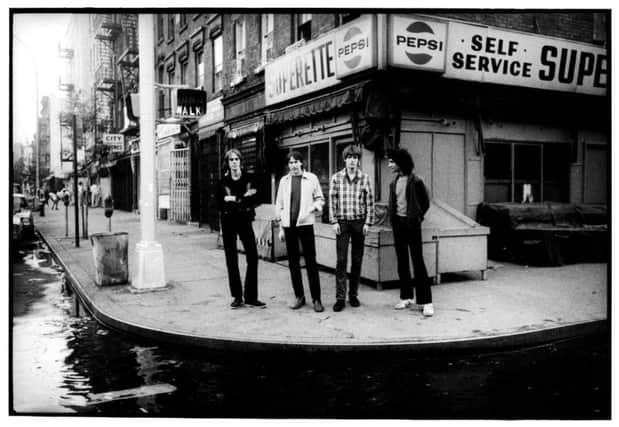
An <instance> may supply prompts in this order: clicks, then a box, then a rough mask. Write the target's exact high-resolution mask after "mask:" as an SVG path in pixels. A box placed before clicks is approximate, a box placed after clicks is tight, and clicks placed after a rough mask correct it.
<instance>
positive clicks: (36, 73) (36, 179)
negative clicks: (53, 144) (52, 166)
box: [13, 35, 40, 203]
mask: <svg viewBox="0 0 619 427" xmlns="http://www.w3.org/2000/svg"><path fill="white" fill-rule="evenodd" d="M13 37H14V39H15V41H18V42H19V43H20V44H21V45H22V46H23V47H24V48H25V49H26V52H27V53H28V55H29V56H30V59H31V60H32V65H33V67H34V93H35V103H34V107H35V109H34V114H35V119H36V120H35V126H36V132H35V141H34V145H35V149H34V154H35V175H34V195H35V198H34V200H35V203H36V200H37V198H38V197H39V148H40V147H39V138H40V136H39V69H38V67H37V62H36V61H35V59H34V55H33V54H32V51H31V50H30V48H29V47H28V45H27V44H26V43H24V42H23V41H22V40H21V39H20V38H19V37H17V36H16V35H13Z"/></svg>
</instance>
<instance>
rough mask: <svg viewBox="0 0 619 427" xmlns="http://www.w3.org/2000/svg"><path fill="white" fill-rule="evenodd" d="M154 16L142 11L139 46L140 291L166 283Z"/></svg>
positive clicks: (136, 276)
mask: <svg viewBox="0 0 619 427" xmlns="http://www.w3.org/2000/svg"><path fill="white" fill-rule="evenodd" d="M154 28H155V27H154V19H153V15H151V14H139V16H138V30H139V49H140V62H139V64H140V65H139V74H140V83H139V85H140V86H139V87H140V226H141V227H140V228H141V231H142V236H141V237H142V239H141V240H140V241H139V242H138V243H137V244H136V254H137V268H136V272H135V274H134V279H133V280H132V282H131V286H132V288H133V289H134V290H137V291H149V290H156V289H161V288H164V287H165V286H166V283H165V272H164V262H163V247H162V246H161V244H160V243H158V242H157V241H156V240H155V186H154V182H155V86H154V83H155V78H154V73H155V72H154V69H155V43H154Z"/></svg>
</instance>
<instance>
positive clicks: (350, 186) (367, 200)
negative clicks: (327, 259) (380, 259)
mask: <svg viewBox="0 0 619 427" xmlns="http://www.w3.org/2000/svg"><path fill="white" fill-rule="evenodd" d="M342 157H343V158H344V163H345V164H346V167H345V168H344V169H342V170H341V171H339V172H336V173H335V174H334V175H333V176H332V177H331V183H330V185H329V221H330V222H331V224H332V225H333V230H334V231H335V234H336V250H337V264H336V266H335V285H336V288H335V289H336V292H335V298H336V302H335V305H334V306H333V311H342V309H343V308H344V307H345V305H346V303H345V297H346V265H347V263H348V259H347V258H348V244H349V242H350V240H352V249H351V258H352V259H351V263H350V264H351V265H350V286H349V288H348V300H349V302H350V305H351V306H352V307H359V305H360V302H359V298H358V290H359V277H360V276H361V262H362V260H363V247H364V246H363V245H364V240H365V235H366V234H367V233H368V230H369V227H370V225H372V224H373V223H374V193H373V191H372V184H371V183H370V177H369V176H368V174H367V173H364V172H362V171H361V169H359V160H360V159H361V150H360V149H359V148H358V147H357V146H356V145H349V146H348V147H346V148H345V149H344V152H343V153H342Z"/></svg>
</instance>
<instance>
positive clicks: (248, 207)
mask: <svg viewBox="0 0 619 427" xmlns="http://www.w3.org/2000/svg"><path fill="white" fill-rule="evenodd" d="M249 189H254V190H257V188H256V184H255V181H254V177H253V175H251V174H247V173H243V174H242V175H241V178H240V179H239V180H238V181H234V180H233V179H232V178H231V177H230V174H229V173H227V174H226V175H225V176H224V177H223V179H222V180H221V181H220V182H219V188H218V189H217V206H218V207H219V211H220V212H221V215H222V217H234V218H235V219H248V220H250V221H253V220H254V218H255V217H256V211H255V209H254V208H255V207H256V205H257V201H258V194H257V193H256V194H254V195H253V196H244V194H245V193H246V192H247V190H249ZM227 195H230V196H236V202H226V201H224V197H225V196H227Z"/></svg>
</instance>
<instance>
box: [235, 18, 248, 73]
mask: <svg viewBox="0 0 619 427" xmlns="http://www.w3.org/2000/svg"><path fill="white" fill-rule="evenodd" d="M245 40H246V37H245V20H244V19H237V20H236V21H234V58H235V59H236V68H235V71H236V75H237V76H238V75H241V74H242V72H243V66H244V65H245V47H246V43H245Z"/></svg>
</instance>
